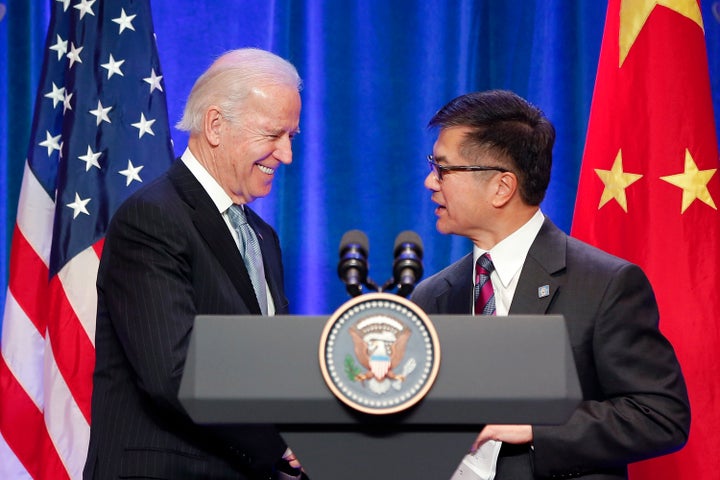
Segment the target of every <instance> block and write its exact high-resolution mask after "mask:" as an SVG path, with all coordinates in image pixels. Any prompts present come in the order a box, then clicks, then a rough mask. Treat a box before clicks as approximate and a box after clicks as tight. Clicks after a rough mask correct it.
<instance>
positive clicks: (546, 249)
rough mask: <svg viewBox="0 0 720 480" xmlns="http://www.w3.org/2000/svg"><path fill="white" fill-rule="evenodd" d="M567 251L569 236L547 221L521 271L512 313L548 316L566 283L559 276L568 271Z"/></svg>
mask: <svg viewBox="0 0 720 480" xmlns="http://www.w3.org/2000/svg"><path fill="white" fill-rule="evenodd" d="M566 248H567V238H566V235H565V234H564V233H563V232H562V231H561V230H560V229H558V228H557V227H556V226H555V225H554V224H553V223H552V222H551V221H550V220H549V219H547V218H546V219H545V222H544V223H543V226H542V228H541V229H540V232H538V235H537V237H536V238H535V241H534V242H533V244H532V246H531V247H530V250H529V251H528V256H527V258H526V259H525V264H524V265H523V268H522V272H520V279H519V280H518V285H517V288H516V289H515V295H514V296H513V301H512V305H510V314H523V313H525V314H544V313H547V311H548V308H549V307H550V305H551V303H552V300H553V298H555V295H557V293H558V290H559V289H560V288H561V286H562V285H563V284H564V282H565V279H564V276H563V275H559V274H560V272H562V271H563V270H565V258H566V257H565V253H566Z"/></svg>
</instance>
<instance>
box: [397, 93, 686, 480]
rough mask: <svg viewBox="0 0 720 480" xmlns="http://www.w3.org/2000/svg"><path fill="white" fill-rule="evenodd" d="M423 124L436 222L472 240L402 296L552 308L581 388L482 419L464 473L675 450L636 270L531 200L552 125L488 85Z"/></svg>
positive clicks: (519, 470)
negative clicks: (527, 412)
mask: <svg viewBox="0 0 720 480" xmlns="http://www.w3.org/2000/svg"><path fill="white" fill-rule="evenodd" d="M429 125H430V126H431V127H436V128H439V135H438V138H437V141H436V142H435V145H434V147H433V154H432V155H430V156H429V157H428V162H429V165H430V169H431V171H430V173H429V174H428V176H427V178H426V179H425V187H426V188H427V189H428V190H430V192H431V193H432V196H431V198H432V200H433V202H435V203H436V204H437V208H436V210H435V214H436V215H437V229H438V230H439V231H440V232H441V233H445V234H455V235H462V236H464V237H467V238H469V239H470V240H472V242H473V244H474V246H473V252H472V253H469V254H468V255H466V256H465V257H464V258H462V259H460V260H459V261H457V262H455V263H454V264H452V265H450V266H449V267H447V268H445V269H443V270H442V271H440V272H439V273H437V274H435V275H433V276H431V277H429V278H427V279H426V280H424V281H423V282H421V283H420V284H419V285H418V286H417V287H416V288H415V291H414V293H413V295H412V297H411V299H412V300H413V301H414V302H416V303H417V304H418V305H419V306H421V307H422V308H423V309H424V310H425V311H426V312H427V313H429V314H435V313H446V314H447V313H450V314H470V313H474V314H476V315H480V314H489V315H508V314H562V315H564V316H565V319H566V322H567V328H568V333H569V337H570V342H571V345H572V350H573V356H574V359H575V363H576V367H577V370H578V375H579V379H580V384H581V388H582V393H583V401H582V402H581V404H580V405H579V407H578V408H577V409H576V411H575V412H574V413H573V414H572V415H571V417H570V419H569V420H568V421H567V423H565V424H564V425H559V426H541V425H486V426H485V427H484V428H483V429H482V431H481V432H480V433H479V435H478V437H477V439H476V441H475V442H474V444H473V445H472V446H471V448H470V450H471V454H470V455H469V456H467V457H466V458H465V459H464V460H463V464H465V463H473V462H475V466H476V467H478V468H476V469H475V470H476V471H481V470H482V469H485V470H486V471H487V473H483V474H475V473H472V472H471V471H468V470H466V471H464V472H463V475H462V479H463V480H467V479H468V478H473V476H472V475H475V477H474V478H479V479H488V478H489V479H492V478H493V475H494V479H495V480H509V479H512V480H525V479H528V480H530V479H539V478H553V477H554V478H587V479H591V478H592V479H593V480H610V479H613V480H617V479H627V465H628V464H629V463H631V462H635V461H639V460H644V459H648V458H651V457H654V456H658V455H663V454H666V453H670V452H673V451H675V450H678V449H680V448H681V447H682V446H683V445H684V444H685V442H686V441H687V437H688V432H689V427H690V407H689V402H688V397H687V390H686V387H685V382H684V379H683V376H682V372H681V370H680V366H679V364H678V361H677V358H676V356H675V353H674V351H673V347H672V346H671V345H670V343H669V342H668V341H667V339H666V338H665V337H664V336H663V335H662V334H661V333H660V331H659V330H658V321H659V316H658V309H657V304H656V302H655V297H654V294H653V291H652V287H651V285H650V283H649V282H648V280H647V277H646V276H645V274H644V273H643V272H642V270H641V269H640V268H639V267H638V266H636V265H633V264H631V263H629V262H626V261H624V260H622V259H620V258H616V257H613V256H611V255H609V254H607V253H605V252H602V251H601V250H598V249H596V248H594V247H592V246H590V245H587V244H585V243H582V242H580V241H578V240H576V239H573V238H571V237H569V236H567V235H566V234H565V233H564V232H562V231H561V230H560V229H558V228H557V227H556V226H555V225H554V224H553V223H552V222H551V221H550V219H548V218H546V217H545V216H544V215H543V213H542V212H541V210H540V202H541V201H542V200H543V198H544V196H545V191H546V189H547V186H548V183H549V182H550V169H551V164H552V148H553V143H554V141H555V129H554V127H553V126H552V124H551V123H550V122H549V121H548V119H547V118H546V117H545V116H544V115H543V113H542V112H541V111H540V110H538V109H537V108H536V107H534V106H532V105H530V104H529V103H528V102H526V101H525V100H524V99H522V98H520V97H518V96H517V95H515V94H514V93H512V92H508V91H499V90H495V91H488V92H478V93H471V94H467V95H463V96H461V97H458V98H456V99H454V100H452V101H451V102H450V103H448V104H447V105H445V106H444V107H443V108H442V109H440V111H438V113H436V114H435V116H434V117H433V118H432V119H431V120H430V124H429ZM469 361H470V360H469ZM495 462H497V463H496V464H495ZM463 464H461V468H462V465H463ZM479 467H482V468H479ZM456 477H457V478H459V477H458V474H457V472H456ZM456 477H454V478H456Z"/></svg>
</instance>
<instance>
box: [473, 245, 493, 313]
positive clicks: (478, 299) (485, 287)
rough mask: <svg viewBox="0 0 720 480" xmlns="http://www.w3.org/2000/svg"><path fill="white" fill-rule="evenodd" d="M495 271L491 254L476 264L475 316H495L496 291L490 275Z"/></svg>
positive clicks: (486, 254) (485, 255)
mask: <svg viewBox="0 0 720 480" xmlns="http://www.w3.org/2000/svg"><path fill="white" fill-rule="evenodd" d="M493 270H495V265H493V263H492V259H491V258H490V254H489V253H485V254H483V255H482V256H481V257H480V258H478V260H477V263H476V264H475V315H495V291H494V290H493V286H492V282H491V281H490V274H491V273H492V272H493Z"/></svg>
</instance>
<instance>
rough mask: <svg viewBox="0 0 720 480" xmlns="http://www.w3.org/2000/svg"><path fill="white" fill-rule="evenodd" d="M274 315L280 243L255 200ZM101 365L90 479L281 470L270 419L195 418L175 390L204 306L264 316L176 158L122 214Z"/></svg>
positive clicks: (104, 302)
mask: <svg viewBox="0 0 720 480" xmlns="http://www.w3.org/2000/svg"><path fill="white" fill-rule="evenodd" d="M247 212H248V213H247V216H248V222H249V223H250V225H251V226H252V227H253V228H254V229H255V231H256V232H257V236H258V239H259V241H260V244H261V249H262V252H263V260H264V265H265V273H266V277H267V281H268V284H269V288H270V292H271V293H272V297H273V300H274V302H275V307H276V310H277V313H278V314H283V313H287V308H288V301H287V299H286V297H285V293H284V288H283V269H282V262H281V253H280V243H279V240H278V237H277V235H276V233H275V231H274V230H273V229H272V228H271V227H270V226H269V225H267V224H266V223H265V222H263V221H262V220H261V219H260V218H259V217H258V216H257V215H256V214H255V213H254V212H252V211H251V210H250V209H247ZM97 291H98V315H97V326H96V329H97V330H96V335H95V348H96V357H97V358H96V366H95V374H94V390H93V395H92V422H91V430H90V447H89V453H88V459H87V462H86V465H85V472H84V478H86V479H91V478H92V479H101V480H106V479H112V478H154V479H160V478H167V479H190V478H193V479H194V478H198V479H200V478H202V479H210V478H237V479H245V478H253V479H254V478H263V479H265V478H273V474H272V473H271V472H272V470H273V465H274V463H275V462H276V461H277V460H278V459H279V458H280V457H281V456H282V454H283V452H284V450H285V448H286V445H285V443H284V442H283V440H282V439H281V437H280V436H279V435H278V433H277V432H276V431H275V429H274V428H273V427H271V426H247V427H237V428H230V427H227V428H221V427H207V426H199V425H196V424H194V423H193V422H192V421H191V420H190V419H189V417H188V416H187V414H186V413H185V411H184V409H183V408H182V406H181V405H180V403H179V402H178V399H177V394H178V389H179V386H180V379H181V376H182V372H183V366H184V363H185V358H186V353H187V348H188V341H189V337H190V333H191V331H192V329H193V322H194V317H195V315H196V314H200V313H202V314H260V308H259V306H258V303H257V299H256V298H255V294H254V290H253V287H252V284H251V282H250V278H249V276H248V273H247V270H246V269H245V265H244V263H243V261H242V258H241V256H240V253H239V251H238V248H237V246H236V244H235V242H234V240H233V238H232V235H231V234H230V232H229V230H228V227H227V225H226V223H225V222H224V220H223V218H222V216H221V215H220V213H219V212H218V211H217V207H215V205H214V203H213V202H212V200H211V199H210V197H209V196H208V195H207V193H206V192H205V190H204V189H203V188H202V186H201V185H200V183H199V182H198V181H197V180H196V179H195V177H194V176H193V175H192V173H190V171H189V170H188V169H187V167H186V166H185V165H184V164H183V163H182V162H181V161H176V162H175V164H173V166H172V167H171V168H170V169H169V170H168V172H167V173H166V174H165V175H164V176H162V177H160V178H159V179H158V180H156V181H155V182H153V183H152V184H150V185H148V186H147V187H145V188H143V189H141V190H139V191H138V192H137V193H136V194H135V195H133V196H132V197H131V198H129V199H128V200H127V201H126V202H125V203H124V204H123V205H122V206H121V207H120V208H119V209H118V211H117V213H116V214H115V215H114V217H113V219H112V222H111V224H110V226H109V229H108V233H107V236H106V240H105V245H104V248H103V254H102V258H101V261H100V269H99V273H98V280H97Z"/></svg>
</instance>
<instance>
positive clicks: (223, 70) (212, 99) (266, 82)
mask: <svg viewBox="0 0 720 480" xmlns="http://www.w3.org/2000/svg"><path fill="white" fill-rule="evenodd" d="M274 85H288V86H291V87H294V88H297V89H298V91H299V90H300V89H301V87H302V80H301V79H300V76H299V75H298V72H297V70H296V69H295V67H294V66H293V65H292V64H291V63H290V62H288V61H287V60H285V59H283V58H280V57H278V56H277V55H275V54H274V53H270V52H268V51H265V50H260V49H257V48H240V49H237V50H231V51H229V52H226V53H224V54H223V55H221V56H220V57H219V58H218V59H217V60H215V61H214V62H213V64H212V65H210V67H209V68H208V69H207V70H206V71H205V73H203V74H202V75H201V76H200V78H198V79H197V81H196V82H195V85H193V88H192V90H191V91H190V95H189V96H188V99H187V102H186V104H185V111H184V112H183V117H182V119H181V120H180V121H179V122H178V123H177V125H175V126H176V127H177V129H178V130H182V131H186V132H190V133H198V132H201V131H202V128H203V126H202V125H203V117H204V116H205V112H206V111H207V109H208V108H209V107H210V106H211V105H216V106H218V107H219V109H220V112H221V113H222V115H223V116H224V117H226V118H227V119H228V120H230V121H231V122H234V121H237V114H238V108H237V106H238V105H240V104H241V103H242V102H243V101H244V100H245V98H247V96H248V95H249V93H250V91H251V90H252V89H253V88H256V87H266V86H274Z"/></svg>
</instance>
